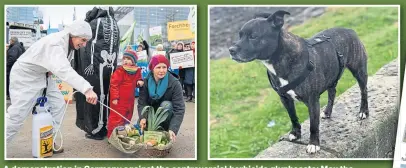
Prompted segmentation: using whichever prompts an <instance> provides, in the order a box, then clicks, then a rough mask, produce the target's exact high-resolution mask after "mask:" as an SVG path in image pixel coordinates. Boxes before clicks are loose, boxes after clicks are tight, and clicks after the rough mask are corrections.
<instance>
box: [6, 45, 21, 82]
mask: <svg viewBox="0 0 406 168" xmlns="http://www.w3.org/2000/svg"><path fill="white" fill-rule="evenodd" d="M22 54H23V50H22V49H21V45H20V43H14V44H11V45H10V46H9V49H8V50H7V74H10V71H11V67H13V65H14V63H15V62H16V61H17V59H18V58H19V57H20V56H21V55H22Z"/></svg>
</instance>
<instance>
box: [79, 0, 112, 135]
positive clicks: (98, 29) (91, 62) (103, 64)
mask: <svg viewBox="0 0 406 168" xmlns="http://www.w3.org/2000/svg"><path fill="white" fill-rule="evenodd" d="M85 21H86V22H89V23H90V26H91V28H92V32H93V37H92V39H90V40H89V42H88V43H87V45H86V48H84V49H82V50H80V51H78V52H77V53H75V59H74V61H73V62H74V68H75V70H76V71H77V72H78V73H79V74H80V75H81V76H83V77H84V78H85V79H86V80H87V81H89V83H91V85H92V86H94V89H93V90H94V91H95V93H96V94H97V95H98V97H99V100H100V101H101V102H103V103H104V104H106V105H108V102H109V100H108V97H109V96H108V94H109V87H110V77H111V74H112V73H113V71H114V69H115V68H116V66H117V54H118V50H119V30H118V26H117V21H116V20H115V19H114V13H113V8H111V7H109V8H108V9H101V8H96V7H95V8H93V10H91V11H88V12H87V13H86V19H85ZM75 98H76V110H77V118H76V126H78V127H79V128H80V129H82V130H84V131H85V132H86V133H87V134H86V137H87V138H91V139H97V140H101V139H103V138H104V137H105V136H106V134H107V130H106V124H107V118H108V110H107V109H106V108H105V107H104V106H102V105H101V104H100V103H98V104H97V105H91V104H88V103H87V102H86V101H85V100H86V98H85V97H84V96H83V95H80V94H75Z"/></svg>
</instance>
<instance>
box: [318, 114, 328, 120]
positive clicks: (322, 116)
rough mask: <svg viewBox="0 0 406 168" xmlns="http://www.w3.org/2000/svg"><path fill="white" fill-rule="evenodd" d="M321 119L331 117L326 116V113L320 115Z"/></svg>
mask: <svg viewBox="0 0 406 168" xmlns="http://www.w3.org/2000/svg"><path fill="white" fill-rule="evenodd" d="M320 117H321V118H322V119H327V118H330V116H328V115H326V114H325V113H321V114H320Z"/></svg>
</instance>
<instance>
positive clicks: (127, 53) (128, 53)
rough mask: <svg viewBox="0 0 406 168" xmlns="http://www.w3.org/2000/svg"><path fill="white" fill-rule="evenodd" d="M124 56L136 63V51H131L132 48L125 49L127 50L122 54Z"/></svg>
mask: <svg viewBox="0 0 406 168" xmlns="http://www.w3.org/2000/svg"><path fill="white" fill-rule="evenodd" d="M124 57H127V58H129V59H130V60H131V61H133V63H134V64H137V60H138V57H137V53H136V52H134V51H132V50H127V51H125V52H124V54H123V58H124Z"/></svg>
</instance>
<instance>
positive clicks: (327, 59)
mask: <svg viewBox="0 0 406 168" xmlns="http://www.w3.org/2000/svg"><path fill="white" fill-rule="evenodd" d="M285 14H289V13H288V12H286V11H277V12H275V13H273V14H269V13H262V14H258V15H256V17H255V18H254V19H252V20H250V21H248V22H247V23H245V24H244V25H243V26H242V28H241V30H240V32H239V36H240V39H239V40H238V41H237V42H236V43H235V44H234V45H233V46H232V47H230V48H229V51H230V54H231V58H232V59H233V60H235V61H237V62H240V63H245V62H250V61H253V60H260V61H261V62H262V63H263V64H264V65H265V67H266V68H267V69H268V70H267V72H268V79H269V81H270V83H271V86H272V88H273V89H274V90H275V91H276V92H277V93H278V94H279V96H280V99H281V101H282V103H283V105H284V106H285V108H286V110H287V111H288V113H289V117H290V119H291V122H292V130H291V131H290V133H289V140H290V141H294V140H297V139H299V138H300V137H301V126H300V123H299V120H298V117H297V115H296V110H295V105H294V100H299V101H302V102H304V104H306V106H307V108H308V110H309V117H310V143H309V144H308V146H307V150H306V151H307V152H308V153H316V152H317V151H319V150H320V140H319V122H320V121H319V118H320V102H319V98H320V95H321V94H322V93H323V92H325V91H326V90H327V91H328V104H327V108H326V109H325V110H324V113H322V114H321V117H322V118H323V119H324V118H330V117H331V111H332V109H333V104H334V98H335V95H336V86H337V81H338V80H339V79H340V77H341V74H342V72H343V71H344V69H345V68H348V69H349V70H350V71H351V73H352V74H353V76H354V77H355V78H356V79H357V81H358V85H359V87H360V89H361V107H360V111H359V114H358V116H359V118H360V119H365V118H367V117H368V115H369V111H368V100H367V80H368V74H367V54H366V51H365V48H364V45H363V44H362V42H361V41H360V39H359V38H358V36H357V34H356V33H355V32H354V31H353V30H350V29H345V28H331V29H327V30H324V31H321V32H319V33H317V34H316V35H315V36H313V37H312V38H310V39H304V38H301V37H299V36H296V35H294V34H292V33H290V32H287V31H285V30H283V29H282V26H283V24H284V15H285Z"/></svg>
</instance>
